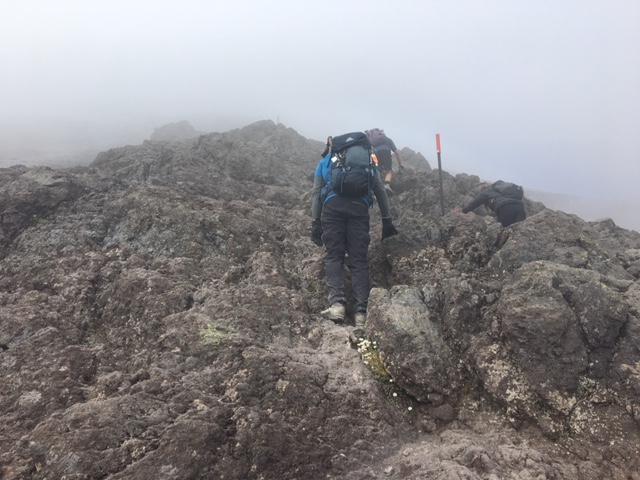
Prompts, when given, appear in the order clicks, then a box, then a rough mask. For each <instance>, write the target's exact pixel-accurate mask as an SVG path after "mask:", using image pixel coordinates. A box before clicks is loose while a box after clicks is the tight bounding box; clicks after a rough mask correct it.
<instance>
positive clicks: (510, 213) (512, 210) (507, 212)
mask: <svg viewBox="0 0 640 480" xmlns="http://www.w3.org/2000/svg"><path fill="white" fill-rule="evenodd" d="M516 214H517V210H516V204H515V203H508V204H506V205H503V206H502V207H500V208H499V209H498V211H497V212H496V216H497V217H498V221H499V222H500V224H501V225H502V226H503V227H508V226H509V225H512V224H514V223H515V222H516V221H517V220H516Z"/></svg>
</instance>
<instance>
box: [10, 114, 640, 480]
mask: <svg viewBox="0 0 640 480" xmlns="http://www.w3.org/2000/svg"><path fill="white" fill-rule="evenodd" d="M322 150H323V144H322V143H321V142H316V141H312V140H308V139H305V138H303V137H301V136H300V135H298V134H297V133H296V132H295V131H294V130H292V129H288V128H285V127H284V126H282V125H275V124H273V123H272V122H269V121H265V122H258V123H255V124H252V125H249V126H247V127H245V128H243V129H238V130H233V131H230V132H225V133H210V134H206V135H200V136H198V137H197V138H190V139H181V141H180V142H157V141H150V142H145V143H143V144H142V145H138V146H129V147H123V148H118V149H113V150H109V151H107V152H104V153H102V154H100V155H99V156H98V158H97V159H96V160H95V162H93V164H92V165H90V166H89V167H78V168H73V169H67V170H52V169H47V168H42V167H38V168H26V167H12V168H10V169H1V170H0V185H1V186H2V188H1V189H0V202H1V203H0V205H1V212H2V213H1V216H0V375H1V378H2V380H3V382H2V389H0V416H1V420H2V421H1V422H0V468H1V469H2V470H0V471H1V472H2V475H1V476H2V478H3V479H4V478H7V479H62V478H68V479H71V478H73V479H98V478H104V479H107V478H108V479H125V478H126V479H150V478H154V479H219V478H225V479H261V478H262V479H271V478H278V479H302V478H336V479H338V478H349V479H371V478H397V479H400V478H403V479H426V478H433V479H445V478H468V479H501V478H555V479H598V480H600V479H604V478H612V479H617V478H619V479H623V478H624V479H638V478H640V477H639V476H638V474H637V472H638V471H640V463H639V460H638V459H639V458H640V456H639V455H638V451H639V449H640V424H639V421H640V418H639V414H638V412H639V411H640V400H639V399H640V367H639V365H640V281H639V278H640V235H639V234H638V233H636V232H632V231H627V230H623V229H620V228H618V227H617V226H616V225H615V224H614V223H613V222H611V221H599V222H592V223H588V222H585V221H582V220H581V219H579V218H578V217H575V216H572V215H567V214H564V213H562V212H555V211H552V210H548V209H546V208H545V207H544V205H542V204H540V203H538V202H532V201H529V200H526V207H527V210H528V213H529V218H528V219H527V220H526V221H524V222H522V223H520V224H516V225H514V226H512V227H510V228H508V229H502V228H501V227H500V225H499V224H498V223H497V222H496V221H495V219H494V218H493V217H492V216H491V215H490V212H488V211H486V210H483V209H482V208H481V209H478V210H477V211H476V213H470V214H467V215H464V214H459V213H453V212H450V210H451V208H452V207H453V206H456V205H460V204H462V203H464V202H465V201H467V200H468V199H469V198H470V197H471V196H472V195H473V192H474V190H476V189H477V188H478V187H479V185H480V182H479V179H478V178H477V177H473V176H469V175H457V176H455V177H453V176H451V175H449V174H447V173H446V172H443V181H444V190H445V201H446V209H447V213H446V214H445V215H444V216H442V215H441V212H440V208H441V207H440V196H439V194H440V193H439V176H438V172H437V171H433V172H432V171H431V170H430V168H428V169H427V168H413V164H412V160H411V156H410V155H409V154H407V155H406V156H405V158H407V159H408V162H407V166H408V167H409V168H407V169H405V170H403V171H398V172H397V174H396V176H395V177H394V181H395V185H394V191H395V192H396V195H395V196H394V197H393V198H392V199H391V203H392V213H393V216H394V219H395V224H396V226H397V228H398V230H399V231H400V234H399V235H398V236H395V237H392V238H389V239H387V240H385V242H384V243H382V242H380V240H379V238H380V236H379V235H380V229H381V222H380V218H379V212H378V210H377V208H376V207H374V209H372V210H371V215H372V238H373V239H374V241H372V244H371V248H370V252H369V254H370V265H371V282H372V293H371V299H370V309H369V312H368V319H367V325H366V339H364V340H363V341H362V342H360V344H358V346H357V348H351V347H350V345H349V343H348V340H347V339H348V334H349V333H350V331H351V329H352V328H353V327H352V322H353V319H352V312H348V314H349V315H348V320H347V324H346V325H335V324H333V323H332V322H330V321H326V320H323V319H321V317H320V316H319V315H318V313H319V311H320V310H321V309H322V308H324V307H325V306H326V300H325V288H324V277H323V266H322V249H319V248H317V247H315V245H314V244H313V243H312V242H311V241H310V240H309V235H310V190H311V186H312V178H313V172H314V170H315V166H316V163H317V161H318V160H319V154H320V153H321V152H322ZM404 153H405V151H404V150H403V154H404ZM414 160H416V161H420V162H421V161H422V160H421V159H420V158H419V154H416V158H415V159H414ZM525 194H526V193H525Z"/></svg>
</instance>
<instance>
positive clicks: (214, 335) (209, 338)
mask: <svg viewBox="0 0 640 480" xmlns="http://www.w3.org/2000/svg"><path fill="white" fill-rule="evenodd" d="M226 336H227V333H226V332H224V331H222V330H220V329H218V328H217V327H214V326H213V325H211V324H208V325H207V326H206V327H204V328H203V329H202V330H200V340H202V343H204V344H205V345H211V346H217V345H220V343H221V342H222V341H223V340H224V338H225V337H226Z"/></svg>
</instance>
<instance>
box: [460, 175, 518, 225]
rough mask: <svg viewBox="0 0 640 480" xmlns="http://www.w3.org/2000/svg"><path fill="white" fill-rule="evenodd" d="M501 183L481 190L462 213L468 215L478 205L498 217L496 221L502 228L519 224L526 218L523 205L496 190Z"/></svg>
mask: <svg viewBox="0 0 640 480" xmlns="http://www.w3.org/2000/svg"><path fill="white" fill-rule="evenodd" d="M499 183H505V182H502V180H498V181H497V182H495V183H493V184H492V185H491V186H489V187H487V188H485V189H484V190H482V191H481V192H480V193H479V194H478V195H476V196H475V197H474V199H473V200H471V201H470V202H469V203H467V204H466V205H465V206H463V207H462V209H461V212H462V213H469V212H471V211H472V210H475V209H476V208H478V207H479V206H480V205H486V206H487V207H488V208H490V209H491V210H492V211H493V212H495V214H496V216H497V217H498V221H499V222H500V223H501V224H502V226H503V227H508V226H509V225H512V224H514V223H516V222H521V221H523V220H525V219H526V218H527V214H526V211H525V209H524V203H523V202H522V200H521V199H518V198H513V197H510V196H507V195H505V194H503V193H501V192H500V191H498V190H497V189H496V186H497V185H498V184H499Z"/></svg>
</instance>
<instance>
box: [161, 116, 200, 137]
mask: <svg viewBox="0 0 640 480" xmlns="http://www.w3.org/2000/svg"><path fill="white" fill-rule="evenodd" d="M198 135H200V132H198V131H197V130H196V129H195V128H193V127H192V126H191V124H190V123H189V122H187V121H186V120H182V121H181V122H176V123H169V124H168V125H163V126H161V127H159V128H156V129H154V131H153V133H152V134H151V137H149V138H150V139H151V140H153V141H158V142H182V141H184V140H188V139H190V138H194V137H197V136H198Z"/></svg>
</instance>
